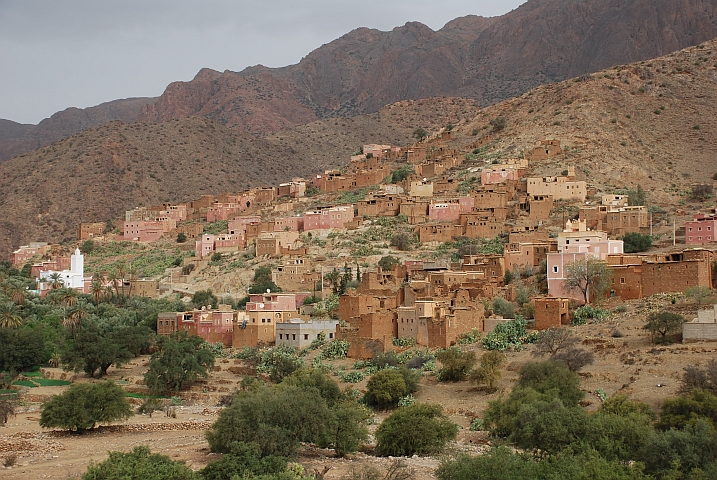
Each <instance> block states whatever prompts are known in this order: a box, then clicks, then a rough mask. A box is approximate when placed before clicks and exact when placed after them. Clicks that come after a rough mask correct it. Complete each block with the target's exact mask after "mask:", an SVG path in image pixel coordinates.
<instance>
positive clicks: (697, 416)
mask: <svg viewBox="0 0 717 480" xmlns="http://www.w3.org/2000/svg"><path fill="white" fill-rule="evenodd" d="M698 420H699V421H703V422H706V423H707V424H709V425H710V426H712V428H715V427H717V397H716V396H714V395H713V394H711V393H709V392H707V391H704V390H700V389H695V390H692V391H691V392H690V393H689V394H688V395H684V396H681V397H677V398H668V399H667V400H665V402H664V403H663V405H662V412H661V413H660V421H659V422H658V423H657V425H656V427H657V428H659V429H661V430H669V429H670V428H677V429H682V428H685V426H687V425H690V424H695V423H696V422H697V421H698Z"/></svg>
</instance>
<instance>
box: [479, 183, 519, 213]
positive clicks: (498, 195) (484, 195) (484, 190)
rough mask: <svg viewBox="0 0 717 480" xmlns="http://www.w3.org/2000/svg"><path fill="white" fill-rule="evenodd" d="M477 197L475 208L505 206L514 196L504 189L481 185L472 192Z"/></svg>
mask: <svg viewBox="0 0 717 480" xmlns="http://www.w3.org/2000/svg"><path fill="white" fill-rule="evenodd" d="M472 196H473V198H475V208H500V207H505V206H506V205H507V204H508V201H509V200H510V199H511V198H512V197H511V196H509V195H508V192H506V191H505V190H504V189H498V188H491V187H481V188H480V189H478V190H476V191H475V192H473V194H472Z"/></svg>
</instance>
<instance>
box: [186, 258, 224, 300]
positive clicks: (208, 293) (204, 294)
mask: <svg viewBox="0 0 717 480" xmlns="http://www.w3.org/2000/svg"><path fill="white" fill-rule="evenodd" d="M220 257H221V254H220ZM187 266H189V265H187ZM185 268H186V267H185ZM192 304H193V305H194V307H195V308H202V307H209V306H210V305H212V306H214V307H216V306H217V305H218V304H219V299H218V298H217V296H216V295H214V293H213V292H212V289H211V288H209V289H207V290H199V291H197V292H195V293H194V295H192Z"/></svg>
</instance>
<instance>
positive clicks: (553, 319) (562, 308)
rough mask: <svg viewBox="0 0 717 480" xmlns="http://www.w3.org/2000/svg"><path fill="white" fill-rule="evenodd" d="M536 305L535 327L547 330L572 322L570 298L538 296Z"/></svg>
mask: <svg viewBox="0 0 717 480" xmlns="http://www.w3.org/2000/svg"><path fill="white" fill-rule="evenodd" d="M534 305H535V329H536V330H546V329H548V328H552V327H556V328H558V327H561V326H562V325H568V324H570V299H569V298H560V297H558V298H556V297H537V298H535V299H534Z"/></svg>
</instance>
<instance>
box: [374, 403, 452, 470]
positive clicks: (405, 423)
mask: <svg viewBox="0 0 717 480" xmlns="http://www.w3.org/2000/svg"><path fill="white" fill-rule="evenodd" d="M457 435H458V425H456V424H455V423H453V422H451V421H450V420H449V419H448V417H447V416H445V415H444V414H443V410H442V409H441V407H440V405H429V404H425V403H414V404H413V405H409V406H407V407H401V408H399V409H398V410H396V411H395V412H393V413H392V414H391V416H389V417H388V418H387V419H386V420H384V421H383V423H381V425H380V426H379V427H378V429H377V430H376V453H377V454H378V455H381V456H389V455H390V456H395V457H398V456H410V455H431V454H436V453H439V452H440V451H442V450H443V448H444V447H445V446H446V443H448V442H449V441H451V440H453V439H455V438H456V436H457Z"/></svg>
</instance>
